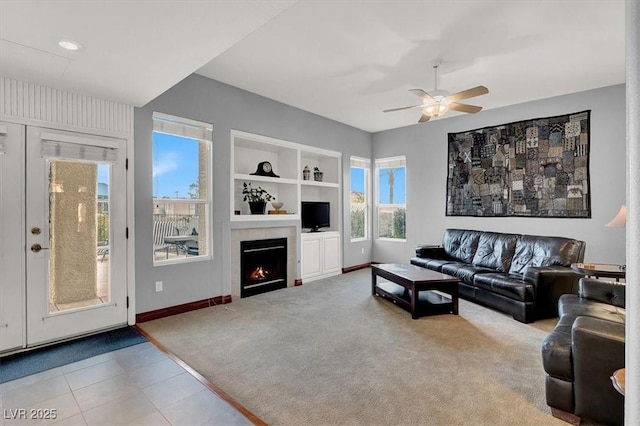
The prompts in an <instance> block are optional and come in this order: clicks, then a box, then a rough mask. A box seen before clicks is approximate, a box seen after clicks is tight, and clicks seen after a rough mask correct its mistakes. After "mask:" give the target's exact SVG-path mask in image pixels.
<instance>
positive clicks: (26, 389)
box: [0, 342, 253, 426]
mask: <svg viewBox="0 0 640 426" xmlns="http://www.w3.org/2000/svg"><path fill="white" fill-rule="evenodd" d="M21 410H24V411H21ZM32 410H34V411H32ZM38 410H40V411H38ZM46 410H56V411H55V414H56V416H55V417H56V418H55V419H33V418H30V417H31V415H32V414H36V415H37V414H47V411H46ZM0 412H1V413H2V419H1V421H0V425H2V426H4V425H7V426H9V425H31V424H34V425H47V424H56V425H153V426H160V425H207V426H213V425H225V426H226V425H251V424H253V423H252V422H251V421H249V419H247V418H246V417H244V416H243V415H242V414H241V413H240V412H238V411H237V410H236V409H235V408H234V407H233V406H231V405H230V404H229V403H227V402H226V401H224V400H223V399H221V398H220V397H219V396H218V395H216V394H215V393H214V392H212V391H211V390H209V388H207V387H205V386H204V385H203V384H202V383H200V382H199V381H198V380H197V379H196V378H195V377H193V376H192V375H191V374H190V373H189V372H187V371H186V370H185V369H184V368H182V367H181V366H180V365H178V364H177V363H175V362H174V361H173V360H172V359H171V358H169V357H167V355H165V354H164V353H163V352H161V351H160V350H159V349H158V348H156V347H155V346H154V345H153V344H151V343H149V342H146V343H142V344H139V345H134V346H129V347H127V348H124V349H120V350H117V351H113V352H108V353H106V354H102V355H98V356H95V357H93V358H88V359H85V360H82V361H78V362H75V363H72V364H67V365H65V366H62V367H58V368H54V369H51V370H47V371H44V372H42V373H38V374H34V375H31V376H27V377H23V378H21V379H17V380H13V381H11V382H7V383H4V384H0ZM48 413H49V414H50V413H51V412H48ZM20 417H22V418H20Z"/></svg>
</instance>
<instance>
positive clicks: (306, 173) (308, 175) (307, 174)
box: [302, 166, 311, 180]
mask: <svg viewBox="0 0 640 426" xmlns="http://www.w3.org/2000/svg"><path fill="white" fill-rule="evenodd" d="M302 179H304V180H309V179H311V170H309V166H304V169H303V170H302Z"/></svg>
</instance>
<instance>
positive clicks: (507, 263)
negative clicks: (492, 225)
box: [472, 232, 517, 272]
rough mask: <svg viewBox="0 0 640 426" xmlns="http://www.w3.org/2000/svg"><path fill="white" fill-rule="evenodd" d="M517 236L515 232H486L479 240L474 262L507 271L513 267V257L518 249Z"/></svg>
mask: <svg viewBox="0 0 640 426" xmlns="http://www.w3.org/2000/svg"><path fill="white" fill-rule="evenodd" d="M516 239H517V237H516V236H515V235H513V234H501V233H497V232H484V233H483V234H482V235H480V239H479V240H478V248H477V249H476V254H475V256H474V257H473V262H472V263H473V264H474V265H476V266H484V267H485V268H493V269H495V270H497V271H500V272H506V271H508V270H509V268H510V267H511V259H512V258H513V254H514V252H515V249H516Z"/></svg>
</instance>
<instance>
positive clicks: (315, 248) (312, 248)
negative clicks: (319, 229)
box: [301, 236, 322, 279]
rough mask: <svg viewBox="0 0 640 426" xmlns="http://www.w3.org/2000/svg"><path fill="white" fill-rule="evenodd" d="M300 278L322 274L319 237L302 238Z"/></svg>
mask: <svg viewBox="0 0 640 426" xmlns="http://www.w3.org/2000/svg"><path fill="white" fill-rule="evenodd" d="M301 240H302V278H303V279H304V278H309V277H314V276H316V275H320V274H321V273H322V267H321V252H320V250H321V244H320V242H321V240H320V237H313V238H308V237H306V236H304V237H302V239H301Z"/></svg>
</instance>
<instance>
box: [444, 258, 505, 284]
mask: <svg viewBox="0 0 640 426" xmlns="http://www.w3.org/2000/svg"><path fill="white" fill-rule="evenodd" d="M440 272H442V273H443V274H447V275H452V276H454V277H458V278H460V280H462V281H463V282H465V283H467V284H473V276H474V275H476V274H479V273H490V272H493V269H489V268H484V267H482V266H473V265H468V264H466V263H447V264H445V265H442V270H441V271H440Z"/></svg>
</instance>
